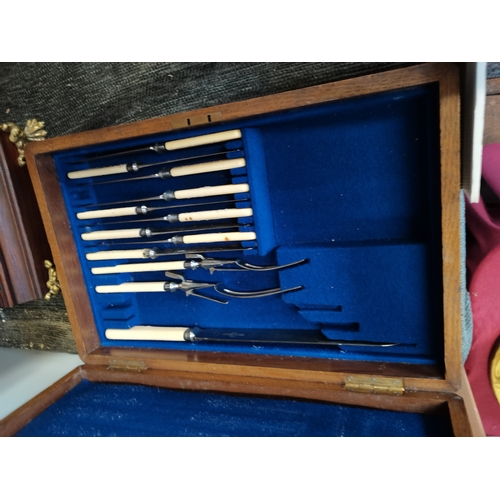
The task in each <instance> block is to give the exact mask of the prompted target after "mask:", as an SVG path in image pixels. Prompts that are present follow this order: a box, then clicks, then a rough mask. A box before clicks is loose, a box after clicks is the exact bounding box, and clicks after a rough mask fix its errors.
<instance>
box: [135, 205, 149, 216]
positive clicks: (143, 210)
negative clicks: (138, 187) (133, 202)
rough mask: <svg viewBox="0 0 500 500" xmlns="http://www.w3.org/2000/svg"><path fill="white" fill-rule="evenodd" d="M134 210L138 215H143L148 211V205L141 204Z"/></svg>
mask: <svg viewBox="0 0 500 500" xmlns="http://www.w3.org/2000/svg"><path fill="white" fill-rule="evenodd" d="M135 212H136V213H137V214H139V215H144V214H147V213H148V207H147V206H146V205H141V206H140V207H136V208H135Z"/></svg>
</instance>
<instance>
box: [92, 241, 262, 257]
mask: <svg viewBox="0 0 500 500" xmlns="http://www.w3.org/2000/svg"><path fill="white" fill-rule="evenodd" d="M128 243H132V242H128ZM134 243H135V244H137V243H141V244H142V242H138V241H136V242H134ZM159 243H163V241H155V244H159ZM122 245H125V243H122V244H121V245H120V246H122ZM256 248H257V246H256V245H254V246H248V247H247V246H243V245H241V244H239V243H232V244H228V245H227V246H213V247H211V246H200V247H191V248H190V249H189V250H190V251H191V252H193V253H202V254H203V253H207V252H244V251H249V250H255V249H256ZM184 254H186V249H185V248H175V247H174V248H156V247H155V248H137V249H133V250H105V251H97V252H89V253H87V254H86V255H85V257H86V258H87V260H123V259H151V260H154V259H157V258H158V257H162V256H169V255H184Z"/></svg>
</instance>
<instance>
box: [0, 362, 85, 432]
mask: <svg viewBox="0 0 500 500" xmlns="http://www.w3.org/2000/svg"><path fill="white" fill-rule="evenodd" d="M81 380H82V374H81V371H80V367H78V368H75V369H74V370H73V371H72V372H70V373H68V374H67V375H66V376H65V377H63V378H61V379H60V380H58V381H57V382H56V383H54V384H52V385H51V386H50V387H48V388H47V389H45V391H42V392H41V393H40V394H38V396H35V397H34V398H33V399H32V400H30V401H28V402H27V403H26V404H24V405H23V406H21V407H20V408H18V409H17V410H15V411H14V412H12V413H11V414H10V415H8V416H7V417H5V418H4V419H3V420H0V436H13V435H15V434H16V433H17V432H19V431H20V430H21V429H22V428H23V427H25V426H26V425H28V424H29V423H30V422H31V421H32V420H33V419H34V418H36V417H37V416H38V415H40V413H42V412H43V411H44V410H46V409H47V408H48V407H49V406H51V405H52V404H54V403H55V402H56V401H57V400H58V399H59V398H61V397H62V396H64V395H65V394H66V393H67V392H68V391H70V390H71V389H73V387H75V386H76V385H78V384H79V383H80V382H81Z"/></svg>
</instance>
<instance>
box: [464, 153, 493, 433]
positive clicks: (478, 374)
mask: <svg viewBox="0 0 500 500" xmlns="http://www.w3.org/2000/svg"><path fill="white" fill-rule="evenodd" d="M482 175H483V178H484V179H485V181H486V182H487V183H488V184H489V186H490V187H491V189H492V190H493V191H494V192H495V194H496V195H497V196H498V197H500V144H489V145H486V146H485V147H484V149H483V174H482ZM466 203H467V212H466V220H467V228H468V230H469V232H470V233H471V234H472V235H473V241H471V242H470V244H468V246H467V269H468V273H469V276H470V284H469V293H470V298H471V307H472V320H473V324H474V333H473V338H472V346H471V350H470V353H469V356H468V358H467V361H466V363H465V369H466V372H467V375H468V377H469V381H470V384H471V388H472V392H473V394H474V399H475V400H476V404H477V407H478V410H479V413H480V415H481V420H482V422H483V426H484V430H485V433H486V435H488V436H500V404H499V403H498V401H497V399H496V397H495V393H494V392H493V389H492V387H491V383H490V378H489V359H490V355H491V354H492V351H493V347H494V346H495V343H496V341H497V339H498V338H499V337H500V210H498V209H491V208H487V207H486V206H485V204H484V202H483V200H481V201H480V202H479V203H475V204H471V203H469V201H468V200H466Z"/></svg>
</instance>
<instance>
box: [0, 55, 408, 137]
mask: <svg viewBox="0 0 500 500" xmlns="http://www.w3.org/2000/svg"><path fill="white" fill-rule="evenodd" d="M405 65H407V64H402V63H82V64H79V63H32V64H28V63H3V64H0V105H1V106H2V107H1V108H0V117H2V120H1V121H0V122H2V121H7V120H9V121H13V122H15V123H20V124H23V123H25V121H26V119H28V118H33V117H36V118H38V119H39V120H44V121H45V123H46V128H47V131H48V133H49V135H50V136H52V137H53V136H58V135H63V134H68V133H73V132H80V131H83V130H91V129H96V128H101V127H106V126H110V125H116V124H120V123H126V122H132V121H136V120H141V119H145V118H152V117H157V116H162V115H166V114H171V113H176V112H179V111H187V110H190V109H197V108H200V107H206V106H213V105H216V104H222V103H228V102H234V101H239V100H243V99H249V98H252V97H258V96H262V95H266V94H273V93H277V92H283V91H286V90H292V89H297V88H301V87H307V86H310V85H316V84H320V83H325V82H329V81H335V80H340V79H346V78H351V77H354V76H359V75H362V74H368V73H373V72H379V71H384V70H389V69H395V68H398V67H402V66H405ZM6 110H10V111H9V113H6Z"/></svg>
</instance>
